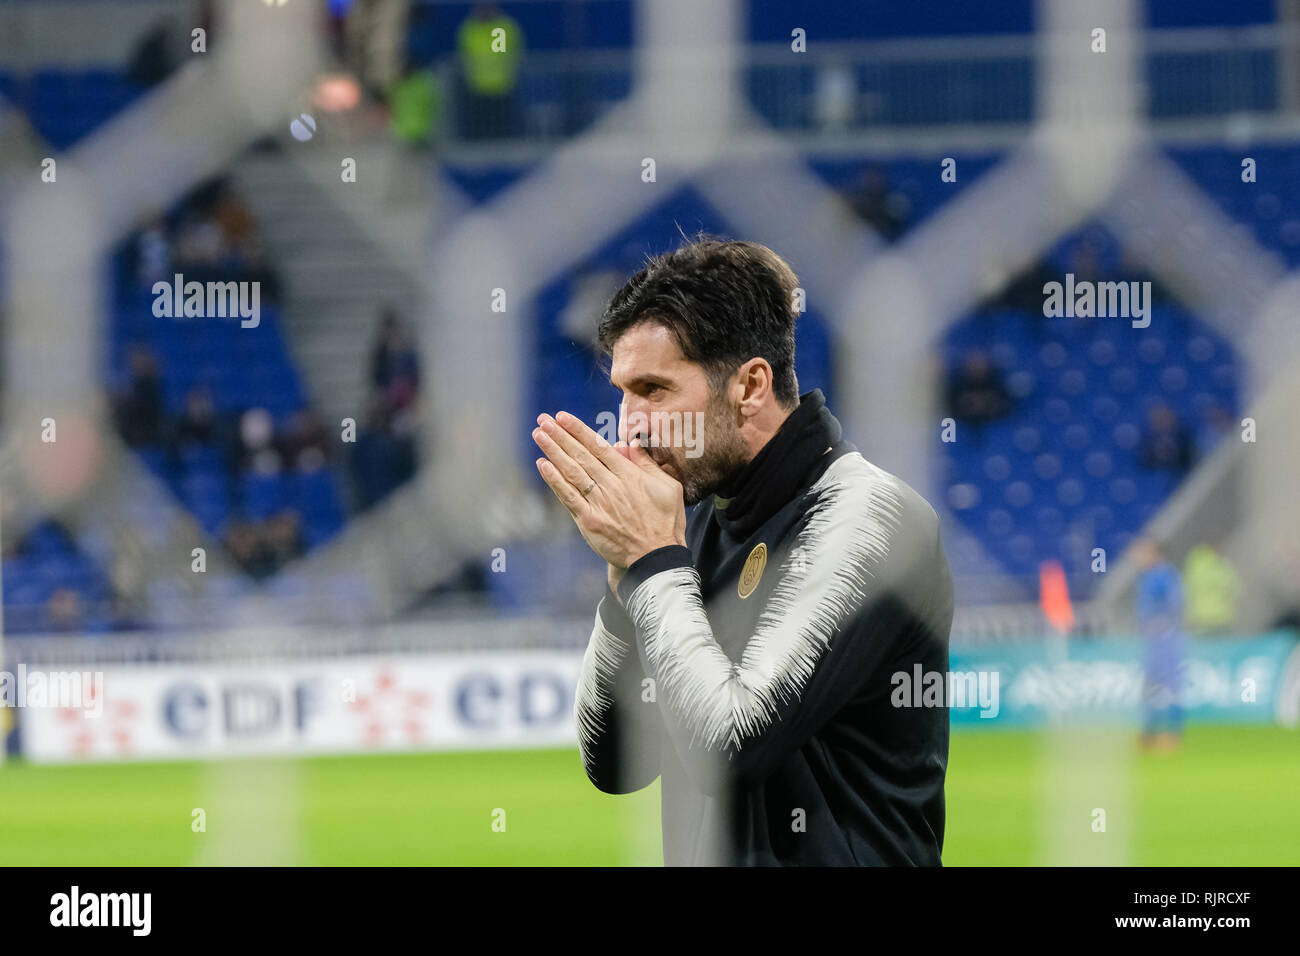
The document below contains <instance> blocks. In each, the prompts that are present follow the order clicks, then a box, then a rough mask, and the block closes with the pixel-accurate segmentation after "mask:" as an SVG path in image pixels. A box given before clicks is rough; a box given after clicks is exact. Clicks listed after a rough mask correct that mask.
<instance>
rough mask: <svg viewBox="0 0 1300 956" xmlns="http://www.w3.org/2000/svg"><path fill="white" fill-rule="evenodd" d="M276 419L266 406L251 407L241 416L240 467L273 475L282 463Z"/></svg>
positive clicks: (241, 469)
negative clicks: (277, 438) (276, 446)
mask: <svg viewBox="0 0 1300 956" xmlns="http://www.w3.org/2000/svg"><path fill="white" fill-rule="evenodd" d="M274 439H275V420H274V419H272V418H271V413H270V412H268V411H267V410H266V409H265V408H250V409H249V410H248V411H246V412H244V414H243V415H241V416H240V417H239V455H238V467H239V470H240V471H241V472H242V471H255V472H257V473H258V474H260V475H273V474H275V473H276V472H278V471H279V470H280V466H281V464H282V462H281V460H280V453H279V451H277V450H276V448H275V444H274Z"/></svg>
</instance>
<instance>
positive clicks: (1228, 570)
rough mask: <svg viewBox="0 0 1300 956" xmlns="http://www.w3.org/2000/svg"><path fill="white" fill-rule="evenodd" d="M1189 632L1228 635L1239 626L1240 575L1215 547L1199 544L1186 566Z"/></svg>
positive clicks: (1191, 552)
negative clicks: (1238, 575) (1238, 577)
mask: <svg viewBox="0 0 1300 956" xmlns="http://www.w3.org/2000/svg"><path fill="white" fill-rule="evenodd" d="M1183 581H1184V583H1185V585H1186V589H1187V628H1188V630H1189V631H1191V632H1192V633H1193V634H1226V633H1229V632H1230V631H1232V630H1233V628H1234V627H1235V626H1236V623H1237V594H1238V590H1239V581H1238V579H1237V572H1236V570H1235V569H1234V568H1233V566H1232V562H1230V561H1229V560H1228V559H1227V558H1226V557H1224V556H1223V555H1222V554H1220V553H1219V552H1218V551H1217V550H1216V549H1215V547H1214V546H1213V545H1212V544H1208V543H1206V544H1198V545H1197V546H1196V547H1194V548H1192V550H1191V551H1189V552H1188V554H1187V560H1186V561H1185V562H1183Z"/></svg>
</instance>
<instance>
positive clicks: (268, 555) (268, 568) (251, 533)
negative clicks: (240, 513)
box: [226, 521, 275, 581]
mask: <svg viewBox="0 0 1300 956" xmlns="http://www.w3.org/2000/svg"><path fill="white" fill-rule="evenodd" d="M226 550H227V551H228V552H229V553H230V556H231V557H232V558H233V559H234V561H235V563H236V564H238V565H239V567H240V568H242V569H243V571H244V573H245V574H247V575H248V576H249V577H251V578H253V579H254V580H257V581H261V580H263V579H265V578H268V577H270V576H271V575H272V574H274V573H275V554H274V552H273V551H272V550H271V548H270V546H269V545H268V544H267V543H266V541H264V540H263V539H262V538H261V537H260V536H259V535H258V533H257V528H256V527H255V526H254V525H253V524H251V523H250V522H247V521H232V522H231V523H230V525H229V527H228V529H227V531H226Z"/></svg>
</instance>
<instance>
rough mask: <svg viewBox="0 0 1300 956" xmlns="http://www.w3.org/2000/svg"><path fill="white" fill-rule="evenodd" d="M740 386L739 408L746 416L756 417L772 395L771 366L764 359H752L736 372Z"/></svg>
mask: <svg viewBox="0 0 1300 956" xmlns="http://www.w3.org/2000/svg"><path fill="white" fill-rule="evenodd" d="M736 380H737V381H738V383H739V385H740V390H739V395H740V402H739V404H740V408H741V412H742V414H744V415H746V416H751V415H756V414H758V411H759V409H760V408H762V407H763V405H764V403H766V402H767V400H768V398H769V396H771V394H772V366H771V365H769V364H768V363H767V359H765V358H758V357H755V358H752V359H750V360H749V361H748V362H745V363H744V364H743V365H741V366H740V368H738V369H737V370H736Z"/></svg>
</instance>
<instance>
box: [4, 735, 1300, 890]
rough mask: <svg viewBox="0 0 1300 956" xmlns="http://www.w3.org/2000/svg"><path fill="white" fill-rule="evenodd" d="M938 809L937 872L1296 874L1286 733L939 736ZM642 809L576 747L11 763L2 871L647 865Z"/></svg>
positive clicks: (652, 816) (1292, 751)
mask: <svg viewBox="0 0 1300 956" xmlns="http://www.w3.org/2000/svg"><path fill="white" fill-rule="evenodd" d="M947 793H948V828H947V838H946V840H945V846H944V862H945V864H947V865H949V866H961V865H972V864H973V865H995V866H996V865H1035V864H1041V863H1085V864H1086V863H1115V864H1140V865H1171V866H1180V865H1296V864H1300V814H1297V813H1296V807H1297V805H1300V804H1298V801H1300V733H1297V732H1296V731H1291V730H1286V729H1282V728H1278V727H1201V726H1193V727H1191V728H1190V729H1189V731H1188V733H1187V737H1186V740H1185V742H1184V745H1183V749H1182V750H1181V751H1178V752H1176V753H1172V754H1157V753H1141V752H1139V751H1138V750H1137V748H1136V746H1135V740H1134V735H1133V734H1132V732H1131V731H1118V730H1112V731H1106V732H1091V733H1087V734H1084V733H1081V732H1074V733H1071V734H1063V735H1055V736H1049V735H1047V734H1045V733H1042V732H1024V731H1009V730H995V731H982V730H978V731H968V730H955V731H954V732H953V737H952V748H951V757H950V764H949V771H948V788H947ZM658 806H659V794H658V785H657V784H656V785H654V786H652V787H649V788H647V789H646V790H644V791H642V792H640V793H638V794H634V795H631V796H625V797H610V796H606V795H604V794H601V793H599V792H597V791H596V790H595V789H594V788H592V787H591V786H590V785H589V784H588V783H587V781H586V778H585V777H584V776H583V774H582V770H581V767H580V764H579V762H578V755H577V752H576V751H574V750H548V751H532V752H509V753H466V754H426V755H412V756H378V755H377V756H359V757H322V758H308V759H296V760H291V761H288V760H282V759H279V758H262V759H257V760H239V761H220V762H207V763H153V764H118V765H112V764H100V765H82V766H58V767H40V766H31V765H25V764H22V763H18V762H10V763H8V764H6V765H5V766H4V767H3V768H0V865H38V866H39V865H72V866H86V865H89V866H97V865H191V864H218V865H220V864H258V863H286V864H306V865H314V864H322V865H351V864H367V865H422V864H433V865H438V864H449V865H473V866H495V865H523V866H529V865H561V866H565V865H580V866H581V865H597V866H604V865H624V864H648V865H658V864H659V863H661V857H660V850H659V832H658ZM200 808H201V809H202V810H203V812H204V821H205V827H206V829H205V831H204V832H195V831H194V829H193V826H192V821H193V820H194V819H195V815H194V811H195V810H196V809H200ZM1098 809H1101V810H1103V811H1104V812H1105V829H1104V830H1101V829H1099V828H1098V825H1097V823H1096V820H1097V815H1096V811H1097V810H1098ZM494 821H495V822H496V828H494ZM502 824H503V825H504V828H503V829H502Z"/></svg>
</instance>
